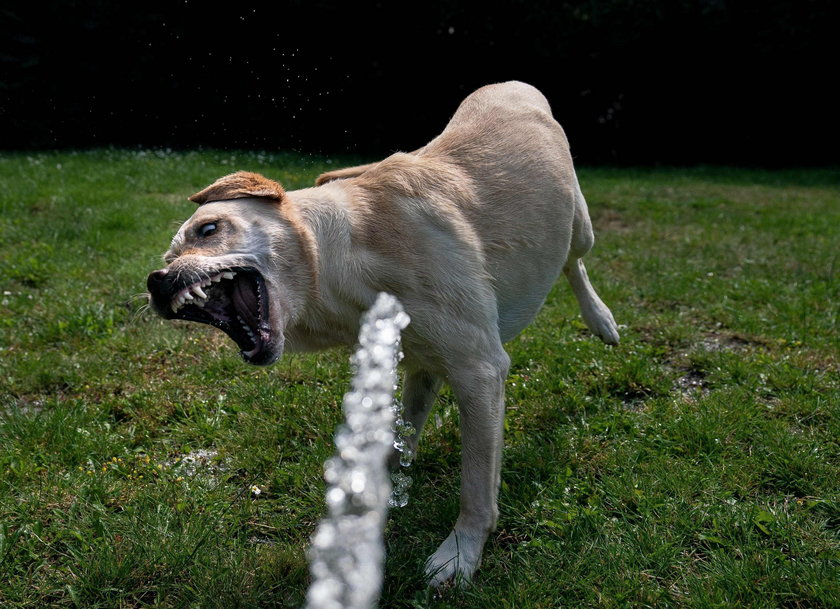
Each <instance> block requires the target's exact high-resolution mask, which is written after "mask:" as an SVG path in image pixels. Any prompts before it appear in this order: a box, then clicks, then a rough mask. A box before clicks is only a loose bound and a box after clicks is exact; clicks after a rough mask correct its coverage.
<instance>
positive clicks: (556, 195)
mask: <svg viewBox="0 0 840 609" xmlns="http://www.w3.org/2000/svg"><path fill="white" fill-rule="evenodd" d="M417 155H418V157H420V158H424V157H425V158H428V159H435V160H440V161H445V162H448V163H450V164H453V165H455V166H457V167H458V168H459V169H460V170H461V171H463V173H464V174H465V175H466V176H467V178H468V179H469V182H470V184H471V187H472V189H473V191H474V194H475V198H474V201H475V204H474V205H470V206H465V208H464V209H463V210H462V211H463V213H464V215H465V216H466V218H467V219H468V221H469V223H470V224H471V225H472V226H473V227H474V229H475V230H476V232H477V233H478V235H479V237H480V240H481V242H482V245H483V250H484V255H485V257H486V268H487V270H488V272H489V273H490V274H491V275H492V276H493V279H494V282H493V283H494V285H495V286H496V297H497V300H498V308H499V327H500V330H501V334H502V338H503V340H509V339H510V338H512V337H513V336H515V335H516V334H518V333H519V332H520V331H521V330H522V329H523V328H524V327H525V326H527V325H528V323H530V322H531V320H532V319H533V318H534V316H535V315H536V313H537V311H538V310H539V308H540V306H541V305H542V303H543V301H544V299H545V297H546V295H547V294H548V291H549V290H550V289H551V286H552V285H553V284H554V281H555V280H556V279H557V277H558V275H559V274H560V271H561V269H562V268H563V265H564V264H565V263H566V259H567V257H568V254H569V250H570V244H571V241H572V238H573V234H572V233H573V227H576V225H577V224H579V223H577V222H573V219H574V218H575V216H576V215H577V214H576V210H577V208H578V207H579V206H580V205H583V211H584V212H585V202H584V201H583V197H582V196H581V197H580V198H579V200H578V196H577V194H578V193H579V189H578V186H577V178H576V176H575V172H574V167H573V165H572V159H571V155H570V153H569V146H568V142H567V140H566V135H565V133H564V132H563V129H562V128H561V127H560V125H559V124H558V123H557V121H556V120H554V118H553V116H552V114H551V108H550V107H549V104H548V101H547V100H546V99H545V97H544V96H543V95H542V93H540V92H539V91H538V90H537V89H535V88H534V87H532V86H530V85H527V84H525V83H521V82H507V83H502V84H496V85H489V86H486V87H483V88H481V89H479V90H477V91H476V92H475V93H473V94H472V95H470V96H469V97H467V98H466V99H465V100H464V101H463V103H462V104H461V105H460V107H459V108H458V110H457V111H456V112H455V114H454V116H453V117H452V119H451V121H450V122H449V124H448V125H447V126H446V129H444V131H443V133H441V134H440V135H439V136H438V137H437V138H435V139H434V140H432V141H431V142H430V143H429V144H428V145H427V146H425V147H424V148H422V149H421V150H419V151H418V152H417ZM584 215H586V214H584ZM587 221H588V215H587ZM582 228H588V227H582ZM590 232H591V231H590ZM587 249H588V248H587Z"/></svg>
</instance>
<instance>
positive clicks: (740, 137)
mask: <svg viewBox="0 0 840 609" xmlns="http://www.w3.org/2000/svg"><path fill="white" fill-rule="evenodd" d="M831 5H832V3H831V2H828V1H825V0H800V1H793V0H789V1H781V0H767V1H765V2H737V1H730V0H635V1H634V0H612V1H607V0H603V1H602V0H589V1H585V2H583V1H581V2H562V1H553V2H552V1H546V0H530V1H514V0H511V1H509V2H502V3H490V2H468V1H463V0H449V1H446V2H438V3H434V2H380V3H375V4H374V3H369V4H364V3H359V2H350V1H347V2H326V1H322V0H311V1H306V2H304V1H297V0H290V1H286V2H283V1H279V0H278V1H276V2H273V3H246V2H240V3H236V2H223V3H221V4H214V3H208V2H198V1H196V0H172V1H171V2H154V1H151V2H142V3H139V2H116V1H115V2H103V1H91V0H88V1H78V2H72V1H65V2H56V1H36V0H32V1H30V2H20V1H18V0H15V1H14V2H11V3H10V2H5V3H3V4H2V5H1V6H2V7H0V148H3V149H7V150H15V149H38V148H48V149H53V148H82V147H103V146H129V147H136V146H143V147H172V148H193V147H214V148H256V149H262V150H269V151H275V150H295V151H300V152H309V153H318V154H335V153H346V152H352V153H357V154H364V155H368V154H369V155H382V154H387V153H390V152H392V151H394V150H410V149H413V148H415V147H417V146H420V145H422V144H423V143H425V142H426V141H428V140H429V139H431V138H432V137H433V136H434V135H436V134H437V133H439V132H440V130H441V129H442V128H443V126H444V124H445V123H446V121H447V120H448V119H449V117H450V116H451V115H452V113H453V111H454V110H455V108H456V107H457V105H458V103H459V102H460V100H461V99H462V98H463V97H464V96H466V95H467V94H468V93H469V92H471V91H472V90H474V89H475V88H477V87H479V86H482V85H484V84H488V83H491V82H499V81H503V80H508V79H518V80H524V81H526V82H530V83H531V84H534V85H536V86H537V87H539V88H540V89H541V90H542V91H543V92H544V93H545V94H546V96H547V97H548V98H549V101H550V102H551V104H552V108H553V110H554V114H555V116H556V117H557V119H558V120H559V121H560V122H561V124H563V126H564V127H565V129H566V131H567V134H568V135H569V139H570V141H571V144H572V151H573V153H574V155H575V157H576V159H577V160H578V161H579V162H584V163H591V164H598V163H609V164H650V163H661V164H695V163H737V164H742V165H751V166H755V165H760V166H801V165H828V164H834V163H837V162H840V154H838V146H837V143H836V142H837V136H838V120H837V97H836V94H835V93H834V92H833V89H834V87H835V85H836V82H837V80H838V78H837V74H838V67H837V58H838V53H837V42H836V35H835V34H834V30H835V29H836V28H837V26H838V22H837V19H836V17H835V15H834V14H833V12H832V10H831Z"/></svg>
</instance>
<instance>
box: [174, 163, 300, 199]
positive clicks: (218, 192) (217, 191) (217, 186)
mask: <svg viewBox="0 0 840 609" xmlns="http://www.w3.org/2000/svg"><path fill="white" fill-rule="evenodd" d="M285 195H286V191H285V190H283V187H282V186H280V184H278V183H277V182H275V181H274V180H269V179H268V178H266V177H265V176H262V175H260V174H258V173H251V172H250V171H237V172H236V173H232V174H230V175H226V176H224V177H223V178H219V179H218V180H216V181H215V182H213V183H212V184H211V185H210V186H208V187H207V188H205V189H204V190H202V191H201V192H197V193H195V194H194V195H193V196H191V197H190V201H192V202H193V203H198V204H199V205H203V204H205V203H211V202H213V201H227V200H229V199H244V198H246V197H260V198H265V199H271V200H273V201H276V202H277V203H280V202H281V201H282V200H283V197H284V196H285Z"/></svg>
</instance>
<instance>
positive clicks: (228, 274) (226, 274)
mask: <svg viewBox="0 0 840 609" xmlns="http://www.w3.org/2000/svg"><path fill="white" fill-rule="evenodd" d="M234 275H236V273H235V272H233V271H225V272H224V273H222V279H233V277H234Z"/></svg>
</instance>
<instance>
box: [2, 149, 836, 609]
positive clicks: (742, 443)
mask: <svg viewBox="0 0 840 609" xmlns="http://www.w3.org/2000/svg"><path fill="white" fill-rule="evenodd" d="M358 161H359V159H350V158H344V159H327V158H323V157H319V158H307V157H302V156H296V155H271V154H257V153H243V152H237V153H231V152H219V151H205V152H186V153H172V152H162V151H147V152H136V151H135V152H130V151H114V150H111V151H108V150H102V151H93V152H78V153H29V154H26V153H22V154H9V153H6V154H2V155H0V186H2V188H0V209H1V210H2V215H0V292H2V293H1V294H0V573H2V574H3V576H2V577H0V606H2V607H3V608H4V609H5V608H9V609H12V608H20V607H28V608H29V607H32V608H41V607H84V608H86V609H89V608H97V607H102V608H113V607H120V608H129V607H131V608H134V607H165V608H169V607H196V608H197V607H202V608H206V607H219V608H232V607H249V608H254V607H302V606H303V604H304V594H305V591H306V588H307V585H308V577H309V576H308V566H307V562H306V548H307V545H308V539H309V536H310V534H311V533H312V532H313V530H314V527H315V525H316V524H317V522H318V520H319V519H320V518H321V516H322V515H323V514H324V512H325V506H324V498H323V492H324V482H323V479H322V464H323V461H324V460H325V459H326V458H327V457H328V456H330V455H331V454H332V450H333V448H332V435H333V432H334V430H335V428H336V425H337V424H338V423H339V421H340V419H341V412H340V404H341V399H342V396H343V393H344V391H345V390H346V389H347V387H348V381H349V376H350V369H349V364H348V359H349V351H331V352H326V353H322V354H318V355H306V356H302V355H291V356H286V357H285V358H284V359H282V360H281V361H280V363H278V364H276V365H275V366H273V367H271V368H268V369H258V368H252V367H248V366H247V365H246V364H244V363H243V362H242V361H241V360H240V359H239V357H238V355H237V353H236V349H235V348H234V346H233V344H232V343H231V342H230V341H229V339H227V337H225V336H224V335H222V334H221V333H219V332H218V331H215V330H213V329H211V328H209V327H206V326H199V325H190V324H186V323H173V322H164V321H163V320H160V319H158V318H156V317H155V316H154V315H153V314H152V313H151V312H149V311H147V310H145V309H144V307H143V305H144V302H145V301H144V298H143V293H144V290H145V277H146V274H147V273H148V272H149V271H151V270H153V269H155V268H158V267H159V266H160V265H161V261H160V255H161V253H162V252H163V251H164V250H165V249H166V247H167V245H168V243H169V239H170V238H171V236H172V234H173V232H174V230H175V228H176V227H177V226H178V224H179V223H180V222H181V221H183V220H184V219H186V217H188V216H189V214H190V213H191V212H192V210H193V207H194V206H193V204H191V203H189V202H188V201H187V200H186V197H187V196H188V195H190V194H192V193H193V192H195V191H197V190H199V189H200V188H201V187H203V186H205V185H207V184H208V183H210V182H211V181H212V180H214V179H215V178H217V177H218V176H220V175H222V174H224V173H229V172H231V171H233V170H236V169H248V170H253V171H261V172H263V173H265V174H267V175H268V176H270V177H272V178H275V179H278V180H279V181H281V182H282V183H283V184H284V185H285V186H286V187H287V188H298V187H303V186H306V185H309V184H311V183H312V180H313V179H314V177H315V176H316V175H317V174H319V173H320V172H321V171H324V170H326V169H328V168H334V167H337V166H339V165H344V164H351V163H355V162H358ZM579 174H580V179H581V183H582V187H583V190H584V193H585V194H586V196H587V199H588V201H589V205H590V211H591V214H592V218H593V222H594V224H595V227H596V238H597V243H596V246H595V249H594V250H593V252H592V253H591V254H590V255H589V256H588V257H587V266H588V269H589V272H590V276H591V277H592V280H593V283H594V285H595V287H596V289H597V290H598V291H599V293H600V295H601V296H602V298H603V299H604V301H605V302H607V304H608V305H609V306H610V307H611V308H612V311H613V313H614V315H615V317H616V319H617V320H618V322H619V323H620V324H622V325H623V326H625V327H624V328H623V334H622V344H621V345H620V346H618V347H616V348H609V347H605V346H604V345H602V344H601V343H600V342H599V341H597V340H595V339H593V338H592V337H591V336H590V335H589V334H588V333H587V331H586V330H585V328H584V326H583V324H582V322H581V321H580V319H579V317H578V312H577V310H576V305H575V302H574V298H573V297H572V295H571V291H570V290H569V289H568V288H567V286H566V285H565V283H564V282H562V281H561V282H559V283H558V285H557V286H556V288H555V290H554V291H553V292H552V294H551V295H550V297H549V299H548V302H547V304H546V306H545V308H544V310H543V311H542V313H541V314H540V316H539V317H538V319H537V320H536V322H535V323H534V324H533V325H532V326H531V327H530V328H529V329H528V330H526V331H525V333H524V334H523V335H522V336H520V337H519V338H518V339H516V340H514V341H512V342H511V343H510V344H509V345H508V349H509V352H510V355H511V358H512V361H513V365H512V372H511V376H510V379H509V381H508V386H507V389H508V392H507V395H508V399H507V405H508V417H507V422H506V430H507V435H506V446H505V462H504V470H503V486H502V492H501V499H500V501H501V518H500V525H499V530H498V532H497V533H495V534H494V535H493V536H491V539H490V541H489V542H488V544H487V547H486V551H485V558H484V564H483V566H482V568H481V570H480V571H479V574H478V577H477V580H476V584H477V585H475V586H473V587H471V588H469V589H465V590H447V591H445V592H444V593H443V594H442V595H437V594H433V593H431V592H428V591H427V590H426V589H425V587H424V585H423V582H422V577H421V573H422V566H423V562H424V560H425V558H426V556H428V555H429V554H430V553H431V552H433V551H434V549H435V548H436V547H437V544H438V543H439V542H440V541H441V540H442V539H443V537H444V536H445V535H446V534H447V532H448V529H449V527H450V526H451V524H452V523H453V522H454V519H455V517H456V514H457V510H458V495H457V488H458V483H457V479H458V467H459V457H458V455H459V441H458V428H457V417H458V413H457V407H456V405H455V404H454V402H453V399H452V397H451V395H450V394H449V393H446V392H445V393H444V395H443V396H442V399H441V401H440V403H439V405H438V407H437V409H436V410H435V413H434V414H433V415H432V416H433V421H432V422H431V423H430V425H429V429H428V431H427V433H426V434H425V437H424V439H423V442H422V443H421V450H420V454H419V456H418V459H417V461H416V462H415V464H414V465H413V466H412V468H411V471H410V473H411V475H412V477H413V478H414V486H413V487H412V489H411V502H410V503H409V505H408V506H407V507H405V508H402V509H398V510H395V511H393V512H392V514H391V519H390V522H389V525H388V529H387V533H386V546H387V552H388V558H387V562H386V582H385V590H384V593H383V599H382V603H381V606H382V607H450V606H454V607H465V608H466V607H470V608H471V607H475V608H486V607H516V608H517V609H519V608H531V607H561V606H562V607H695V608H707V607H721V608H723V607H757V608H758V607H760V608H765V607H789V608H799V607H802V608H804V607H840V365H839V364H840V355H838V343H839V342H840V341H838V322H837V317H838V308H839V307H840V304H838V303H840V280H838V268H837V267H838V252H840V170H837V169H834V170H796V171H793V170H791V171H759V170H742V169H731V168H697V169H636V170H633V169H586V168H583V169H581V170H580V172H579ZM254 488H258V489H259V490H260V492H259V494H257V493H255V492H254Z"/></svg>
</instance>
